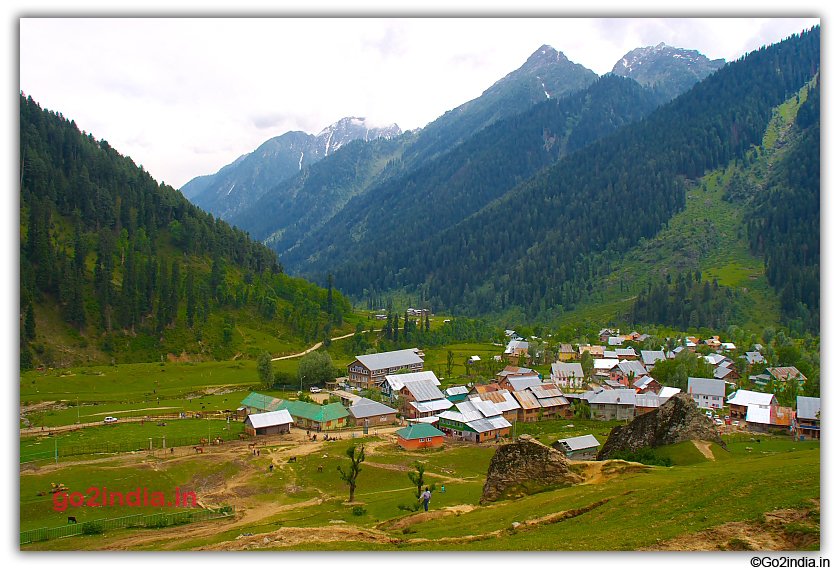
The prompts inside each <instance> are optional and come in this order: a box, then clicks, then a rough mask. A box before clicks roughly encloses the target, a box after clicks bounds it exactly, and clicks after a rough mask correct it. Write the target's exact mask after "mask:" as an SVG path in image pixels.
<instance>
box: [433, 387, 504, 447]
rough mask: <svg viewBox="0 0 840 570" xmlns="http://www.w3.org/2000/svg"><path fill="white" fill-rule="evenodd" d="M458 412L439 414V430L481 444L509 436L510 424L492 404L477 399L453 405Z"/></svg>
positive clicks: (448, 411)
mask: <svg viewBox="0 0 840 570" xmlns="http://www.w3.org/2000/svg"><path fill="white" fill-rule="evenodd" d="M455 407H456V408H457V410H458V411H455V410H447V411H444V412H441V414H440V422H439V425H440V428H441V429H442V430H445V431H446V433H449V434H451V435H453V436H455V437H463V438H464V439H465V440H467V441H472V442H475V443H482V442H485V441H488V440H495V441H498V440H499V438H501V437H504V436H507V435H509V434H510V427H511V424H510V422H509V421H507V420H506V419H505V418H504V417H503V415H502V411H501V410H500V409H499V408H498V407H497V406H496V404H494V403H493V402H489V401H484V400H481V399H478V398H475V399H472V400H467V401H464V402H459V403H458V404H455Z"/></svg>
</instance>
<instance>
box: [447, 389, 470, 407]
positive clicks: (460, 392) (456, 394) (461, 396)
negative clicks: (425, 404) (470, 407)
mask: <svg viewBox="0 0 840 570" xmlns="http://www.w3.org/2000/svg"><path fill="white" fill-rule="evenodd" d="M469 391H470V389H469V388H467V387H466V386H450V387H449V388H447V389H446V390H444V391H443V395H444V396H446V399H447V400H449V401H450V402H452V403H453V404H454V403H455V402H463V401H464V400H466V399H467V394H468V393H469Z"/></svg>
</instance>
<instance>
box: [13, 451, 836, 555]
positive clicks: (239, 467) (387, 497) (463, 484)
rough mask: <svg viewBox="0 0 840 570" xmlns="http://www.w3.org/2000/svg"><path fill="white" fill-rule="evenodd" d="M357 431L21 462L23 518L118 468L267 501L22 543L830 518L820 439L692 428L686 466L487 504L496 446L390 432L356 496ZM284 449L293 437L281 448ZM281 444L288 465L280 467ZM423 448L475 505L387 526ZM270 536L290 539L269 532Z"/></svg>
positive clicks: (202, 541)
mask: <svg viewBox="0 0 840 570" xmlns="http://www.w3.org/2000/svg"><path fill="white" fill-rule="evenodd" d="M375 441H378V438H370V437H369V438H365V439H357V440H355V442H356V443H368V444H369V443H370V442H375ZM349 443H350V442H348V441H347V440H344V441H339V442H329V443H325V444H323V446H322V447H321V448H319V450H318V451H317V452H314V453H310V454H309V455H302V456H298V457H297V461H296V462H294V463H288V462H286V461H281V460H280V459H279V458H278V457H277V456H272V455H271V454H270V453H266V454H264V456H263V457H259V458H257V457H253V456H252V455H251V454H248V453H247V452H245V451H243V452H242V453H241V454H240V455H239V456H237V457H234V458H233V459H232V460H231V459H230V458H228V457H225V459H224V460H220V459H216V460H215V461H214V459H213V458H212V457H207V456H205V457H191V458H189V459H188V460H187V459H180V460H178V459H175V460H172V459H164V460H161V459H152V458H146V459H142V460H141V458H139V457H137V458H136V460H135V461H136V463H135V464H133V465H124V464H120V465H117V464H116V463H102V464H91V465H88V466H75V465H74V466H68V467H65V468H62V469H61V470H60V472H59V473H60V474H59V473H55V472H53V473H51V474H49V475H41V476H37V475H29V474H26V475H22V476H21V519H22V523H21V524H22V527H21V528H22V529H26V528H36V527H38V526H49V525H50V524H52V523H60V522H62V517H64V516H65V515H66V513H56V512H55V511H54V510H53V509H52V502H51V499H50V498H49V497H47V498H43V497H35V496H34V495H35V492H34V491H36V490H38V489H40V490H43V488H44V487H48V486H49V482H53V481H54V482H61V483H64V484H66V485H68V486H70V487H71V488H73V486H74V485H79V484H81V485H87V486H96V485H105V484H106V483H107V484H108V485H109V488H116V487H115V485H116V483H114V481H119V486H120V487H121V488H126V489H130V488H135V487H136V486H138V485H140V486H145V487H148V488H149V489H150V490H151V489H152V488H153V487H154V488H155V489H157V488H158V487H159V488H160V489H161V490H164V489H170V488H172V489H174V487H175V486H178V487H180V488H181V489H182V490H183V489H191V488H195V489H197V492H198V495H199V499H201V498H202V495H204V496H205V497H211V498H212V497H219V496H220V495H219V494H218V487H219V485H223V484H224V482H225V481H228V482H231V481H236V483H237V484H238V485H239V486H238V487H236V488H231V489H228V490H227V494H225V495H224V496H225V497H226V499H227V500H228V502H233V503H235V504H236V505H237V510H238V511H239V510H241V509H242V508H245V509H249V508H251V509H253V508H260V509H261V511H260V512H261V513H262V518H260V519H259V520H252V521H251V522H248V523H245V522H240V523H238V524H237V523H231V524H226V525H225V526H224V528H220V532H219V533H218V534H216V535H213V536H212V537H206V536H197V537H191V536H190V535H189V526H185V527H184V538H183V540H179V541H176V542H172V541H171V540H163V539H158V537H157V535H156V534H155V531H154V529H132V530H131V531H128V530H125V531H114V532H109V533H108V536H107V537H98V538H88V537H85V538H80V539H73V538H69V539H58V540H54V541H48V542H45V543H39V544H33V545H27V546H25V547H24V548H25V549H76V548H92V549H95V548H103V547H107V545H108V544H110V543H111V541H114V540H120V539H121V538H124V537H125V536H128V535H129V533H133V535H136V536H145V537H148V542H145V543H143V545H142V546H141V547H140V548H143V549H150V550H154V549H192V548H200V547H203V546H208V545H211V544H216V543H219V542H221V541H226V540H233V539H235V538H236V537H237V536H239V535H241V534H244V533H249V532H250V533H254V534H255V535H259V533H265V532H273V531H277V530H278V529H282V528H283V527H303V528H313V529H315V528H321V529H322V528H329V527H330V526H332V525H335V524H342V525H352V526H354V527H358V528H359V529H370V530H374V529H378V531H384V532H386V533H387V535H388V536H390V537H391V538H392V539H393V540H392V542H385V541H382V542H379V543H370V542H361V541H359V542H356V541H352V540H349V541H338V542H318V541H314V540H313V541H311V542H305V543H302V544H297V545H296V546H293V547H291V548H286V547H282V548H279V549H292V550H404V549H405V550H578V551H580V550H633V549H637V548H642V547H645V546H650V545H653V544H655V543H656V542H657V541H661V540H668V539H672V538H675V537H678V536H680V535H684V534H688V533H696V532H700V531H703V530H707V529H711V528H713V527H715V526H718V525H721V524H723V523H727V522H732V521H753V520H763V515H764V513H766V512H769V511H773V510H776V509H784V508H800V509H805V510H807V511H813V512H812V514H811V515H810V518H809V520H816V521H818V520H819V514H818V511H817V507H816V506H815V504H814V503H813V502H812V499H819V498H820V463H819V444H818V443H816V442H794V441H790V440H781V439H779V440H772V441H771V440H768V441H766V442H765V440H764V439H762V443H761V444H760V445H761V446H765V445H766V449H765V448H762V451H766V453H762V452H761V451H759V452H756V450H755V449H753V450H748V449H746V448H747V447H750V444H744V443H738V444H733V445H732V446H731V447H732V450H731V451H730V452H727V451H724V450H723V449H722V448H719V447H717V446H712V451H713V453H714V455H715V458H716V460H715V461H710V460H708V459H706V458H705V457H704V456H702V454H700V453H699V451H697V450H696V448H694V446H693V444H691V442H685V443H683V444H678V445H674V446H667V447H664V448H660V449H659V450H657V451H658V452H660V453H662V454H665V455H668V456H670V457H672V458H673V459H674V461H675V466H674V467H636V468H632V469H627V470H626V472H624V473H621V468H619V470H618V472H619V473H620V474H619V475H618V476H616V477H614V478H604V479H600V480H598V479H596V480H593V481H591V482H590V483H587V484H583V485H577V486H573V487H566V488H561V489H557V490H553V491H546V492H543V493H538V494H535V495H531V496H527V497H524V498H520V499H516V500H506V501H499V502H497V503H493V504H490V505H486V506H478V502H479V499H480V497H481V492H482V487H483V484H484V479H485V476H486V472H487V467H488V465H489V462H490V459H491V457H492V455H493V452H494V448H493V447H492V446H487V447H485V446H474V445H464V446H452V447H448V448H444V449H439V450H426V451H418V452H406V451H402V450H400V449H399V448H397V447H396V446H395V445H393V444H388V443H379V444H378V446H377V447H375V448H373V449H371V450H370V451H369V452H368V454H367V458H366V462H365V463H363V464H362V472H361V474H360V475H359V479H358V487H357V489H356V503H354V504H353V505H348V504H347V503H346V500H347V497H348V488H347V486H346V485H345V484H344V483H343V482H342V481H341V480H340V479H339V476H338V473H337V467H338V466H339V465H342V466H345V467H346V466H347V465H348V463H349V460H348V459H347V457H346V456H345V455H344V452H345V450H346V449H347V447H348V444H349ZM755 445H756V444H753V447H755ZM281 449H285V448H280V447H277V448H274V450H275V451H279V450H281ZM695 452H696V453H695ZM272 457H274V463H275V465H276V468H275V469H274V471H273V472H269V470H268V465H269V463H270V462H271V461H272V459H271V458H272ZM417 460H419V461H422V462H424V464H425V466H426V470H427V471H426V482H427V484H431V483H433V482H434V483H437V484H438V485H440V484H444V485H445V488H446V492H443V493H442V492H440V490H439V489H438V491H436V492H435V493H434V494H433V498H432V504H431V507H432V510H433V511H434V510H443V509H446V507H453V506H456V505H459V506H463V505H467V506H471V507H472V510H469V511H468V512H463V510H462V511H461V512H459V513H458V514H449V515H448V516H444V517H440V518H434V519H432V520H426V521H425V522H417V523H415V524H410V525H408V527H407V529H406V528H397V529H394V530H389V529H390V526H391V525H392V524H393V523H394V522H398V521H399V520H401V519H402V518H403V517H406V516H409V515H410V513H409V512H408V511H406V510H404V509H401V508H400V506H401V505H402V506H404V507H409V508H410V507H411V506H412V505H415V504H416V499H415V498H414V491H413V485H412V483H411V481H410V480H409V478H408V476H407V472H408V470H409V469H411V468H412V466H413V463H414V461H417ZM142 461H145V463H142ZM615 465H621V464H620V463H616V464H615ZM319 467H321V468H322V469H321V470H320V471H319V469H318V468H319ZM576 469H577V468H576ZM211 502H212V501H211ZM295 505H300V506H298V507H296V506H295ZM354 507H356V508H355V509H354ZM359 507H360V508H359ZM571 510H578V512H576V513H573V514H572V515H570V517H569V518H566V519H562V517H559V518H557V519H555V520H556V521H557V522H546V523H543V524H537V525H533V524H523V525H522V526H519V528H516V529H514V528H513V523H514V522H518V523H526V522H527V521H529V520H530V521H533V520H535V519H538V518H540V517H547V516H550V515H553V514H556V513H561V512H564V511H571ZM103 511H104V509H103ZM135 511H136V509H135ZM94 514H96V513H90V515H94ZM83 515H84V516H88V513H86V512H85V513H83ZM24 520H25V524H24ZM80 520H81V519H80ZM219 524H221V523H219ZM402 526H405V525H402ZM817 528H818V522H817ZM491 533H492V534H491ZM262 547H263V546H262V545H261V546H260V548H262ZM269 547H270V549H278V548H276V547H275V546H273V545H266V546H265V548H269ZM817 547H818V546H817Z"/></svg>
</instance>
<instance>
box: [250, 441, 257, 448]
mask: <svg viewBox="0 0 840 570" xmlns="http://www.w3.org/2000/svg"><path fill="white" fill-rule="evenodd" d="M248 447H251V448H254V447H257V442H256V441H255V442H253V443H249V444H248Z"/></svg>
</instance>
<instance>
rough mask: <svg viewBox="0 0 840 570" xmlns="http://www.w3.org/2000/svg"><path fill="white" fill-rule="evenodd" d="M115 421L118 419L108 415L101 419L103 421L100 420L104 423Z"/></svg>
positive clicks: (113, 422)
mask: <svg viewBox="0 0 840 570" xmlns="http://www.w3.org/2000/svg"><path fill="white" fill-rule="evenodd" d="M117 421H118V420H117V418H114V417H111V416H108V417H106V418H105V419H104V420H103V422H102V423H105V424H115V423H117Z"/></svg>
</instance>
